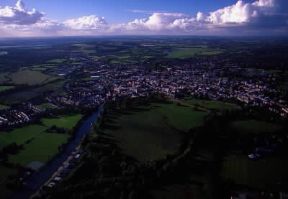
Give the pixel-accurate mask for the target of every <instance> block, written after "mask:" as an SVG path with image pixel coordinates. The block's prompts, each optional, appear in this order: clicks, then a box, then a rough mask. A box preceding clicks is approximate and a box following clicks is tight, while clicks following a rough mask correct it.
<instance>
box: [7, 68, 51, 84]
mask: <svg viewBox="0 0 288 199" xmlns="http://www.w3.org/2000/svg"><path fill="white" fill-rule="evenodd" d="M10 78H11V81H12V82H13V83H14V84H26V85H39V84H43V83H47V82H49V81H52V80H55V77H53V76H50V75H46V74H44V73H42V72H39V71H33V70H19V71H17V72H15V73H12V74H10Z"/></svg>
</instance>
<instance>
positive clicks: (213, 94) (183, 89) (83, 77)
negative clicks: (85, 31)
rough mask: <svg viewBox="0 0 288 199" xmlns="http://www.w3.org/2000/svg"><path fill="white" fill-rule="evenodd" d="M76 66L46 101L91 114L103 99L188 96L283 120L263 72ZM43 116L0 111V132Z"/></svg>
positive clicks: (23, 109) (27, 108)
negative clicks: (259, 111)
mask: <svg viewBox="0 0 288 199" xmlns="http://www.w3.org/2000/svg"><path fill="white" fill-rule="evenodd" d="M81 61H82V64H81V65H77V67H72V68H70V69H69V70H68V69H67V67H64V68H65V74H64V73H63V75H64V78H67V79H68V81H67V83H66V84H65V86H64V88H63V89H64V90H65V92H63V93H62V94H58V95H56V96H55V95H53V96H42V97H43V98H44V100H45V101H46V102H49V103H51V104H54V105H56V106H58V107H62V108H76V107H77V108H79V109H91V108H95V107H97V106H98V105H99V104H102V103H103V102H105V101H107V100H116V99H118V98H123V97H131V98H134V97H140V96H147V95H150V94H151V93H161V94H164V95H167V96H170V97H172V98H174V97H179V96H183V95H186V96H187V95H190V96H195V97H202V98H206V99H211V100H224V101H234V102H241V103H243V104H247V105H251V106H258V107H262V108H265V109H267V110H270V111H272V112H275V113H277V114H279V115H281V116H282V117H287V116H288V103H287V101H285V100H284V98H285V97H282V95H281V92H280V91H278V90H277V89H276V88H275V86H273V85H274V82H275V81H277V80H276V78H275V76H274V75H273V74H271V73H268V72H265V70H259V69H257V70H256V69H246V68H241V67H238V66H235V65H226V66H218V65H219V64H218V63H217V62H215V63H214V62H213V60H212V61H211V60H210V61H207V60H206V61H202V62H201V63H186V64H185V63H183V64H179V66H178V65H174V66H165V67H164V66H163V67H156V68H154V69H152V70H151V67H150V68H147V66H137V65H125V66H123V65H115V64H114V65H113V64H112V65H109V64H104V63H101V62H99V61H98V62H97V61H92V60H90V59H85V60H81ZM60 68H61V67H60ZM62 68H63V67H62ZM64 68H63V69H61V70H64ZM72 69H73V70H72ZM50 72H51V71H50ZM62 72H63V71H62ZM74 73H75V74H77V75H75V74H74ZM61 75H62V73H61ZM73 75H74V76H73ZM75 76H77V78H76V77H75ZM43 111H45V110H41V109H39V108H37V106H34V105H33V104H31V103H25V104H23V105H21V106H20V107H16V108H15V107H13V108H10V109H8V110H5V111H0V127H5V126H15V125H19V124H23V123H27V122H30V121H31V120H32V119H33V116H35V115H41V114H42V112H43Z"/></svg>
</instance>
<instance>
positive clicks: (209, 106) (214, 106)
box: [183, 99, 240, 111]
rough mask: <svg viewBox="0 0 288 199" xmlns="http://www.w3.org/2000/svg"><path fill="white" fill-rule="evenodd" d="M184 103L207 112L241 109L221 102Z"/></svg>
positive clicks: (191, 100)
mask: <svg viewBox="0 0 288 199" xmlns="http://www.w3.org/2000/svg"><path fill="white" fill-rule="evenodd" d="M183 103H185V104H189V105H192V106H194V107H198V108H202V109H206V110H214V111H232V110H235V109H240V107H239V106H238V105H236V104H231V103H227V102H220V101H209V100H199V99H187V100H185V101H184V102H183Z"/></svg>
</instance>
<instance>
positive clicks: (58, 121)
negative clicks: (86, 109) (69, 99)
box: [42, 114, 82, 129]
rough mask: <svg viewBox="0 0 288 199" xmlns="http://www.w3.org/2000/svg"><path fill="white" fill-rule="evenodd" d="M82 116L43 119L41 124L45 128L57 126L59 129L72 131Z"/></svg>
mask: <svg viewBox="0 0 288 199" xmlns="http://www.w3.org/2000/svg"><path fill="white" fill-rule="evenodd" d="M81 118H82V115H80V114H77V115H67V116H59V117H58V118H49V119H48V118H44V119H43V120H42V123H43V124H44V125H45V126H54V125H55V126H57V127H59V128H65V129H72V128H73V127H74V126H75V124H77V122H79V121H80V119H81Z"/></svg>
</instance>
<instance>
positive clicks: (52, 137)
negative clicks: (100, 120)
mask: <svg viewBox="0 0 288 199" xmlns="http://www.w3.org/2000/svg"><path fill="white" fill-rule="evenodd" d="M81 118H82V115H80V114H77V115H68V116H62V117H61V118H57V119H55V118H46V119H43V120H42V123H43V124H44V125H29V126H26V127H22V128H18V129H15V130H13V131H11V132H0V148H3V147H5V146H7V145H9V144H11V143H17V144H18V145H23V146H24V149H23V150H21V151H20V152H19V153H18V154H16V155H13V156H10V157H9V161H10V162H12V163H15V164H20V165H22V166H26V165H27V164H29V163H30V162H32V161H39V162H44V163H45V162H47V161H48V160H49V159H51V157H53V156H54V155H55V154H56V153H57V152H58V147H59V146H61V145H62V144H64V143H66V142H67V139H68V138H69V134H56V133H47V132H46V130H47V129H48V128H50V127H51V126H54V125H55V126H57V127H60V128H67V129H72V128H73V127H74V126H75V125H76V124H77V122H79V120H80V119H81Z"/></svg>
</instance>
